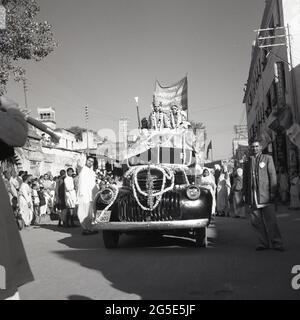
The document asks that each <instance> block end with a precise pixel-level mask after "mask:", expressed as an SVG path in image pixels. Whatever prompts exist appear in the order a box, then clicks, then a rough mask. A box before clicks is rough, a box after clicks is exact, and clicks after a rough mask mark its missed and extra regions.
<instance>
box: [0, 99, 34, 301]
mask: <svg viewBox="0 0 300 320" xmlns="http://www.w3.org/2000/svg"><path fill="white" fill-rule="evenodd" d="M27 133H28V128H27V123H26V121H25V119H24V115H23V114H22V113H21V112H20V111H19V110H18V108H17V105H16V104H15V103H14V102H12V101H9V100H8V99H6V98H4V97H0V160H5V159H6V158H7V157H10V156H12V155H13V154H14V152H13V147H21V146H23V145H24V144H25V142H26V139H27ZM32 280H33V275H32V272H31V270H30V267H29V264H28V261H27V257H26V253H25V250H24V247H23V244H22V240H21V237H20V234H19V231H18V229H17V224H16V222H15V220H14V214H13V212H12V208H11V204H10V201H9V197H8V194H7V191H6V189H5V187H4V183H3V180H2V177H0V300H3V299H8V298H12V299H17V297H18V287H20V286H22V285H24V284H25V283H27V282H30V281H32Z"/></svg>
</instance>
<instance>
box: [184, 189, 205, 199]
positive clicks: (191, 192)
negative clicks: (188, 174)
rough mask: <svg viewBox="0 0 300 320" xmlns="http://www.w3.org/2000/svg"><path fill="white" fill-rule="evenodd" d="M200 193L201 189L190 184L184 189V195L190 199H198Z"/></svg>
mask: <svg viewBox="0 0 300 320" xmlns="http://www.w3.org/2000/svg"><path fill="white" fill-rule="evenodd" d="M200 194H201V191H200V189H199V188H198V187H196V186H190V187H188V188H187V190H186V195H187V197H188V198H189V199H190V200H197V199H199V197H200Z"/></svg>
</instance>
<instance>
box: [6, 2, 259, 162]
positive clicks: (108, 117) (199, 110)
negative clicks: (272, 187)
mask: <svg viewBox="0 0 300 320" xmlns="http://www.w3.org/2000/svg"><path fill="white" fill-rule="evenodd" d="M38 3H39V5H40V8H41V11H40V13H39V15H38V17H37V19H38V20H41V21H43V20H47V21H48V22H49V23H50V24H52V26H53V31H54V34H55V39H56V41H57V42H58V47H57V48H56V50H55V51H54V52H53V53H52V54H51V55H49V56H48V57H47V58H45V59H44V60H42V61H41V62H38V63H36V62H27V63H26V64H25V67H26V69H27V77H28V88H29V91H28V102H29V106H30V109H31V110H32V115H33V116H36V115H37V114H36V109H37V108H38V107H46V106H51V107H53V108H55V109H56V121H57V125H58V127H60V128H69V127H71V126H74V125H79V126H83V127H84V126H85V120H84V107H85V106H86V105H88V106H89V113H90V119H89V128H90V129H93V130H95V131H98V130H103V129H105V128H108V129H112V130H114V131H116V132H117V131H118V121H119V119H120V118H122V117H127V118H129V119H130V129H134V128H136V127H137V115H136V107H135V101H134V97H136V96H138V97H139V101H140V103H139V104H140V114H141V117H144V116H147V117H148V115H149V114H150V111H151V108H150V105H151V102H152V95H153V91H154V84H155V80H156V79H157V80H159V82H160V83H161V84H162V85H164V86H168V85H171V84H174V83H176V82H177V81H179V80H180V79H182V78H183V77H184V76H185V75H187V76H188V86H189V87H188V98H189V118H190V120H193V121H199V122H203V123H204V125H205V126H206V129H207V134H208V140H212V143H213V155H214V159H215V160H216V159H226V158H228V157H230V156H232V139H233V136H234V131H233V127H234V126H235V125H239V124H246V115H245V106H244V105H243V103H242V100H243V88H244V84H245V83H246V81H247V78H248V71H249V66H250V58H251V45H252V42H253V40H254V38H255V33H254V32H253V30H255V29H257V28H258V27H259V25H260V22H261V19H262V15H263V10H264V6H265V1H264V0H251V1H249V0H184V1H183V0H86V1H79V0H51V1H49V0H38ZM7 94H8V96H10V97H13V98H14V99H15V100H17V101H18V102H19V103H20V104H22V103H23V104H24V95H23V91H22V87H21V86H20V84H17V83H14V82H10V84H9V86H8V93H7ZM208 142H209V141H208Z"/></svg>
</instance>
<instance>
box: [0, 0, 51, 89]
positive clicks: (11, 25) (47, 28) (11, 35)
mask: <svg viewBox="0 0 300 320" xmlns="http://www.w3.org/2000/svg"><path fill="white" fill-rule="evenodd" d="M2 4H3V6H4V7H5V9H6V27H5V29H0V95H2V94H4V93H5V92H6V86H7V83H8V80H9V76H10V75H11V74H13V75H14V76H15V78H16V79H20V76H22V77H24V74H25V71H24V69H23V68H22V67H20V66H19V65H18V62H20V61H21V60H34V61H40V60H41V59H43V58H45V57H46V56H48V55H49V54H50V53H51V52H52V51H53V50H54V49H55V48H56V46H57V44H56V42H55V41H54V35H53V33H52V27H51V25H50V24H49V23H48V22H47V21H44V22H37V21H36V20H35V18H36V16H37V14H38V13H39V11H40V7H39V5H38V4H37V1H36V0H2Z"/></svg>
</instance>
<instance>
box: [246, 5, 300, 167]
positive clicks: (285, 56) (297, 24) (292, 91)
mask: <svg viewBox="0 0 300 320" xmlns="http://www.w3.org/2000/svg"><path fill="white" fill-rule="evenodd" d="M244 91H245V95H244V101H243V102H244V103H245V105H246V113H247V125H248V138H249V142H251V141H253V140H255V139H258V140H260V141H262V144H263V148H264V150H265V151H267V152H269V153H270V154H272V155H273V158H274V161H275V165H276V168H277V169H279V168H283V169H284V170H285V171H286V172H292V171H299V147H300V146H296V145H295V144H294V143H292V142H291V141H290V139H289V138H288V136H287V129H288V127H289V126H290V125H291V123H299V114H300V112H299V108H300V105H299V101H300V1H295V0H267V1H266V6H265V10H264V13H263V18H262V22H261V25H260V27H259V29H258V30H257V37H256V40H255V42H254V44H253V46H252V55H251V64H250V70H249V76H248V81H247V83H246V85H245V89H244ZM290 122H291V123H290Z"/></svg>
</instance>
